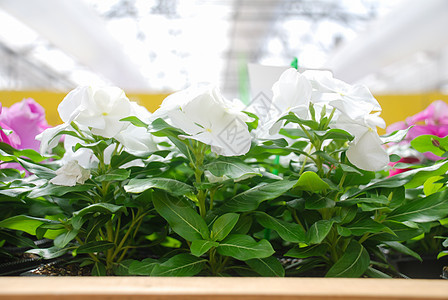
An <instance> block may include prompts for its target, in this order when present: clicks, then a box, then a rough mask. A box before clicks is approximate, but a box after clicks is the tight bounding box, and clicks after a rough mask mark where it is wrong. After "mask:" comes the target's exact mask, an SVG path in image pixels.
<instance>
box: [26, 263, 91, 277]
mask: <svg viewBox="0 0 448 300" xmlns="http://www.w3.org/2000/svg"><path fill="white" fill-rule="evenodd" d="M24 275H27V276H38V275H40V276H90V275H91V273H90V268H89V267H80V266H79V264H65V265H59V264H44V265H41V266H39V267H38V268H36V269H33V270H30V271H28V272H26V274H24Z"/></svg>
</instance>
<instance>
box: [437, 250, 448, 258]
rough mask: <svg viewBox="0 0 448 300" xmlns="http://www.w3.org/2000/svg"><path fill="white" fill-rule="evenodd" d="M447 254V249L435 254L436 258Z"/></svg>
mask: <svg viewBox="0 0 448 300" xmlns="http://www.w3.org/2000/svg"><path fill="white" fill-rule="evenodd" d="M447 255H448V250H444V251H441V252H440V253H439V254H438V255H437V259H441V258H442V257H444V256H447Z"/></svg>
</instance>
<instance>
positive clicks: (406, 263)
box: [392, 254, 448, 279]
mask: <svg viewBox="0 0 448 300" xmlns="http://www.w3.org/2000/svg"><path fill="white" fill-rule="evenodd" d="M422 259H423V261H422V262H420V261H419V260H417V259H415V258H413V257H409V256H402V257H400V256H398V257H394V258H393V259H392V263H393V264H394V265H395V266H396V268H397V270H398V271H399V272H400V273H402V274H404V275H406V276H407V277H409V278H415V279H441V278H443V277H442V275H443V270H444V267H446V266H448V256H444V257H441V258H440V259H437V255H436V254H434V255H427V256H422Z"/></svg>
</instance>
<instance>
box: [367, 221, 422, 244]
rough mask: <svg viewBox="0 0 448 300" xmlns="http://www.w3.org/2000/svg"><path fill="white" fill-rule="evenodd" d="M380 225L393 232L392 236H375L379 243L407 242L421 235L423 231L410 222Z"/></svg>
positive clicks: (391, 222)
mask: <svg viewBox="0 0 448 300" xmlns="http://www.w3.org/2000/svg"><path fill="white" fill-rule="evenodd" d="M382 224H384V225H386V226H387V227H388V228H390V229H391V230H392V231H393V232H394V235H391V234H389V233H381V234H379V235H377V236H376V238H377V239H379V240H380V241H407V240H410V239H412V238H414V237H416V236H419V235H421V234H423V229H422V228H420V227H419V226H418V225H417V224H416V223H413V224H414V225H415V226H413V225H411V224H412V223H411V222H404V223H402V222H396V221H385V222H383V223H382Z"/></svg>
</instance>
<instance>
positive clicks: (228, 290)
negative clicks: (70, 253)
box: [0, 276, 448, 300]
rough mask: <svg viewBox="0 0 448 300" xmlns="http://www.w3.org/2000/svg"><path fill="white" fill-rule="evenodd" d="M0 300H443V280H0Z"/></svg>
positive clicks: (447, 288) (446, 285) (446, 290)
mask: <svg viewBox="0 0 448 300" xmlns="http://www.w3.org/2000/svg"><path fill="white" fill-rule="evenodd" d="M0 299H16V300H17V299H70V300H72V299H83V300H86V299H108V300H112V299H158V300H159V299H160V300H162V299H174V300H177V299H201V300H204V299H213V300H217V299H218V300H225V299H231V300H238V299H244V300H249V299H257V300H260V299H310V300H320V299H341V300H342V299H348V300H352V299H363V300H365V299H368V300H375V299H379V300H386V299H393V300H398V299H413V300H418V299H448V280H442V279H440V280H421V279H364V278H361V279H346V278H329V279H326V278H217V277H184V278H173V277H163V278H162V277H40V276H39V277H0Z"/></svg>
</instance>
